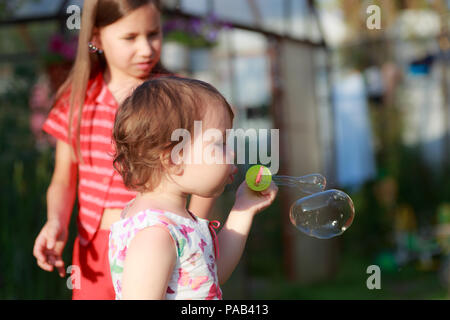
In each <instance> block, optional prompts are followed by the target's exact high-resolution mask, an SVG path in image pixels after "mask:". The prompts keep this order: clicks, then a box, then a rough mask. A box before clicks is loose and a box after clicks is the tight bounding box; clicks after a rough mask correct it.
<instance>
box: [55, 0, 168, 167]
mask: <svg viewBox="0 0 450 320" xmlns="http://www.w3.org/2000/svg"><path fill="white" fill-rule="evenodd" d="M146 4H153V5H155V7H156V8H157V9H158V10H159V11H160V12H161V2H160V0H89V1H84V6H83V13H82V17H81V29H80V34H79V38H78V49H77V55H76V59H75V63H74V65H73V67H72V70H71V71H70V73H69V76H68V77H67V79H66V80H65V81H64V83H63V84H62V85H61V87H60V88H59V89H58V91H57V93H56V99H55V100H56V101H58V100H59V99H62V98H64V97H66V95H65V94H66V93H68V91H70V98H69V106H70V107H69V117H68V125H69V127H68V139H69V141H71V139H72V130H73V129H72V122H73V116H74V114H75V112H76V111H77V115H78V117H77V126H76V131H75V134H76V143H75V152H74V153H73V155H74V157H75V158H78V159H80V161H82V157H81V152H80V127H81V118H82V117H81V115H82V110H83V105H84V101H85V98H86V90H87V85H88V82H89V79H90V78H91V77H93V76H95V75H96V74H97V72H103V71H104V69H105V67H106V61H105V59H104V57H103V56H102V55H100V54H97V53H96V54H93V53H90V52H89V47H88V43H89V41H91V38H92V34H93V31H94V28H95V27H97V28H101V27H105V26H107V25H109V24H112V23H114V22H116V21H117V20H119V19H120V18H122V17H124V16H125V15H127V14H128V13H130V12H132V11H134V10H136V9H138V8H139V7H141V6H144V5H146ZM154 73H159V74H168V73H169V72H168V71H167V70H166V69H164V67H162V65H161V63H160V62H158V63H157V65H156V66H155V67H154V68H153V70H152V74H154ZM70 146H71V148H72V150H73V146H72V143H70Z"/></svg>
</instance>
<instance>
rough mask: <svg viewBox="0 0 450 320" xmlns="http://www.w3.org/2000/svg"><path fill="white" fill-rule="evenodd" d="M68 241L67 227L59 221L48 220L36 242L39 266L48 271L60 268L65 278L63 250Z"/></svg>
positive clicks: (60, 272) (59, 270)
mask: <svg viewBox="0 0 450 320" xmlns="http://www.w3.org/2000/svg"><path fill="white" fill-rule="evenodd" d="M66 242H67V229H66V228H64V227H62V226H61V225H60V224H59V223H58V222H57V221H53V220H50V221H47V223H46V224H45V225H44V227H43V228H42V230H41V232H40V233H39V235H38V236H37V238H36V241H35V242H34V248H33V255H34V256H35V257H36V259H37V264H38V265H39V267H41V268H42V269H44V270H46V271H53V268H56V269H57V270H58V273H59V276H60V277H61V278H63V277H64V276H65V274H66V271H65V268H64V261H63V260H62V252H63V249H64V246H65V245H66Z"/></svg>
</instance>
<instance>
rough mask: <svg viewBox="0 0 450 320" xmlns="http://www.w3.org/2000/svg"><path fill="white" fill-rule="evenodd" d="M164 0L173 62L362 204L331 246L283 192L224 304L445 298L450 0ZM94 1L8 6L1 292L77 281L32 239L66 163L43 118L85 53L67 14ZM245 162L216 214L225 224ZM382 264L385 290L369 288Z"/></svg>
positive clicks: (1, 102) (3, 53)
mask: <svg viewBox="0 0 450 320" xmlns="http://www.w3.org/2000/svg"><path fill="white" fill-rule="evenodd" d="M163 3H164V6H165V10H164V20H163V23H164V36H165V40H164V47H163V53H162V61H163V63H164V64H165V66H166V67H167V68H168V69H170V70H171V71H173V72H176V73H178V74H181V75H186V76H191V77H194V78H199V79H202V80H206V81H208V82H210V83H212V84H213V85H214V86H216V87H217V88H218V89H219V90H220V91H221V92H222V93H223V94H224V95H225V97H226V98H227V99H228V100H229V101H230V103H231V104H232V105H233V106H234V107H235V108H236V110H238V113H237V117H236V119H235V122H234V127H235V128H243V129H248V128H255V129H271V128H277V129H279V130H280V131H279V132H280V150H279V158H280V169H279V172H278V174H284V175H292V176H301V175H305V174H309V173H316V172H317V173H321V174H323V175H324V176H326V178H327V181H328V185H327V188H337V189H341V190H344V191H345V192H347V193H348V194H349V195H350V196H351V197H352V199H353V201H354V204H355V210H356V216H355V219H354V221H353V225H352V226H351V227H350V228H349V229H348V230H347V231H346V232H345V233H344V234H343V235H342V236H340V237H337V238H334V239H330V240H318V239H314V238H311V237H308V236H305V235H303V234H302V233H301V232H299V231H298V230H297V229H295V228H294V227H293V225H292V224H291V223H290V221H289V218H288V213H289V206H290V204H291V203H292V202H293V201H294V200H295V199H297V198H298V197H300V196H305V194H299V193H298V192H296V191H295V190H293V189H288V188H283V187H280V194H279V196H278V198H277V200H276V201H275V203H274V204H273V205H272V206H271V207H270V208H269V209H268V210H266V211H265V212H264V213H262V214H260V215H258V216H257V218H256V219H255V222H254V227H253V229H252V231H251V233H250V236H249V240H248V243H247V247H246V248H247V250H246V252H245V254H244V256H243V258H242V261H241V263H240V264H239V266H238V268H237V269H236V271H235V272H234V274H233V276H232V278H231V279H230V280H229V281H228V283H226V284H225V285H224V286H223V292H224V298H225V299H448V298H449V297H450V257H449V253H450V136H449V131H450V130H449V129H450V95H449V94H450V91H449V90H450V72H449V71H450V68H449V57H450V41H449V23H450V15H449V8H450V1H448V0H403V1H401V0H379V1H375V0H374V1H362V0H309V1H308V0H214V1H213V0H166V1H163ZM82 4H83V1H70V0H15V1H6V0H1V1H0V181H1V183H0V187H1V189H0V210H1V211H0V212H1V214H0V219H1V220H0V298H2V299H48V298H52V299H69V298H70V296H71V292H70V290H68V289H67V286H66V280H64V279H60V278H59V277H58V276H57V274H56V273H47V272H45V271H42V270H41V269H39V268H38V266H37V265H36V262H35V259H34V257H33V255H32V248H33V244H34V240H35V237H36V236H37V234H38V232H39V230H40V229H41V227H42V226H43V224H44V222H45V219H46V201H45V198H46V197H45V194H46V189H47V187H48V185H49V183H50V178H51V174H52V172H53V164H54V163H53V158H54V141H52V140H50V139H49V137H48V136H47V135H45V134H44V133H43V132H42V131H41V126H42V124H43V121H44V120H45V118H46V115H47V113H48V111H49V109H50V107H51V102H52V96H53V94H54V93H55V90H56V88H57V86H58V84H60V83H61V81H62V80H64V77H65V75H67V72H68V71H69V70H70V67H71V64H72V63H73V59H74V55H75V50H76V41H77V38H76V37H77V33H78V30H69V28H68V25H67V19H68V18H69V16H70V15H69V14H68V13H67V8H68V7H69V6H70V5H78V6H80V7H82ZM371 5H377V6H378V8H379V9H380V10H379V12H378V13H379V22H380V25H379V27H380V28H379V29H377V28H375V29H374V28H373V27H374V26H375V27H376V20H374V19H375V18H377V17H376V16H374V14H377V11H370V10H369V11H368V8H369V6H371ZM374 23H375V24H374ZM254 142H257V141H251V137H250V138H249V139H248V140H247V143H254ZM272 156H273V155H272ZM247 168H248V165H242V166H240V177H239V178H238V179H237V181H236V182H235V184H233V185H231V186H229V187H227V189H226V191H225V193H224V194H223V196H222V197H221V198H220V199H219V201H218V202H217V204H216V205H215V207H214V212H213V214H212V218H218V219H219V220H221V221H222V222H224V221H225V218H226V214H227V212H228V211H229V209H230V208H231V206H232V203H233V200H234V192H235V190H236V188H237V186H238V183H240V182H241V181H242V180H243V179H244V173H245V170H246V169H247ZM74 216H75V215H74ZM74 216H73V219H72V224H71V230H70V232H71V234H70V239H69V241H68V245H67V247H66V249H65V254H64V255H65V262H66V265H69V264H70V261H71V253H72V244H73V239H74V238H75V235H76V227H75V223H74ZM371 265H377V266H379V267H380V270H381V288H380V289H373V290H370V289H369V288H368V287H367V279H368V278H369V276H370V274H369V273H367V268H368V267H369V266H371Z"/></svg>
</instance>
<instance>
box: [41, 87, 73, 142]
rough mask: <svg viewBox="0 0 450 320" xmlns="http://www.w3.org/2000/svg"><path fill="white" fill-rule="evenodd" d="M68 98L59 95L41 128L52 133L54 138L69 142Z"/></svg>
mask: <svg viewBox="0 0 450 320" xmlns="http://www.w3.org/2000/svg"><path fill="white" fill-rule="evenodd" d="M68 118H69V99H68V97H67V96H63V97H61V98H60V99H59V100H58V101H57V102H56V103H55V105H54V106H53V108H52V110H51V111H50V113H49V115H48V117H47V120H46V121H45V123H44V125H43V127H42V130H44V131H45V132H47V133H48V134H50V135H52V136H53V137H55V138H56V139H59V140H62V141H64V142H65V143H69V139H68V132H69V125H68V123H69V121H68Z"/></svg>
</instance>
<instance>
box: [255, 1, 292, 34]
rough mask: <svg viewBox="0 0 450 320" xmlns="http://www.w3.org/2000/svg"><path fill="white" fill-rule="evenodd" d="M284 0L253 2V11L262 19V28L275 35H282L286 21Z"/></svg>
mask: <svg viewBox="0 0 450 320" xmlns="http://www.w3.org/2000/svg"><path fill="white" fill-rule="evenodd" d="M285 1H286V0H282V1H280V0H278V1H273V0H253V2H254V3H255V9H254V10H258V11H259V14H260V15H261V19H262V21H261V22H262V27H263V28H264V29H266V30H270V31H273V32H277V33H280V34H281V33H284V30H285V24H286V19H285V16H284V8H283V6H284V5H285Z"/></svg>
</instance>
